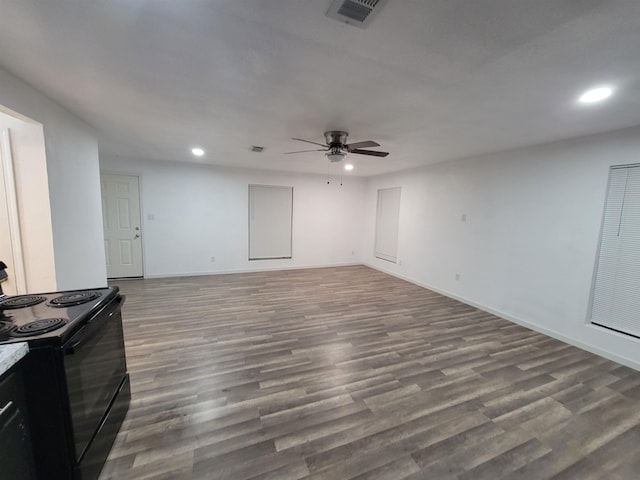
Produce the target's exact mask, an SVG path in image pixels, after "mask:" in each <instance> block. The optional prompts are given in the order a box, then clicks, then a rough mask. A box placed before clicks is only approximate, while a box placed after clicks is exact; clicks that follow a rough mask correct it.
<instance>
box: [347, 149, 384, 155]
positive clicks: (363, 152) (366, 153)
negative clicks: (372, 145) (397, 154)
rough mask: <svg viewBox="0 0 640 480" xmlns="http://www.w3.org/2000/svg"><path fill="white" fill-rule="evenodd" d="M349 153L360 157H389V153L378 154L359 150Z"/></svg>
mask: <svg viewBox="0 0 640 480" xmlns="http://www.w3.org/2000/svg"><path fill="white" fill-rule="evenodd" d="M349 153H358V154H360V155H371V156H372V157H386V156H387V155H389V152H376V151H375V150H359V149H357V148H356V149H353V150H349Z"/></svg>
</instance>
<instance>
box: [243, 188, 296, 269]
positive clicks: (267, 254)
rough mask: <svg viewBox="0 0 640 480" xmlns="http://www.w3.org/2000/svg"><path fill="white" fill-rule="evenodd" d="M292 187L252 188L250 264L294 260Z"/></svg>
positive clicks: (250, 197)
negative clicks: (264, 260)
mask: <svg viewBox="0 0 640 480" xmlns="http://www.w3.org/2000/svg"><path fill="white" fill-rule="evenodd" d="M292 215H293V187H275V186H268V185H249V260H263V259H270V258H291V225H292Z"/></svg>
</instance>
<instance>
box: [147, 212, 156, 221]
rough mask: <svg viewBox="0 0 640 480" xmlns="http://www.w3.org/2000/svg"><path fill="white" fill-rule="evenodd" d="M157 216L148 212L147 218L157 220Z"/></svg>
mask: <svg viewBox="0 0 640 480" xmlns="http://www.w3.org/2000/svg"><path fill="white" fill-rule="evenodd" d="M155 219H156V216H155V214H153V213H147V220H155Z"/></svg>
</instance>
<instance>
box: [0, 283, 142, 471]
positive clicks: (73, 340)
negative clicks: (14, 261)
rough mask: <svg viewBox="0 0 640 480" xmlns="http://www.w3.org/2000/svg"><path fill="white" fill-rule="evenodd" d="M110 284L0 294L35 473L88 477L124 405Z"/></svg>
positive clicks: (120, 300)
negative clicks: (17, 363) (18, 367)
mask: <svg viewBox="0 0 640 480" xmlns="http://www.w3.org/2000/svg"><path fill="white" fill-rule="evenodd" d="M124 300H125V297H124V295H121V294H120V293H119V289H118V287H107V288H97V289H87V290H73V291H66V292H51V293H39V294H30V295H17V296H11V297H2V298H1V299H0V345H3V344H8V343H16V342H27V343H28V344H29V353H28V354H27V356H26V357H25V359H24V360H23V362H22V365H23V369H24V373H25V375H24V379H25V382H24V383H25V391H26V396H27V406H28V414H29V421H30V424H31V430H32V439H33V444H34V457H35V462H36V470H37V474H38V479H73V480H95V479H97V478H98V476H99V475H100V471H101V470H102V466H103V465H104V462H105V460H106V458H107V456H108V454H109V451H110V449H111V446H112V444H113V441H114V439H115V437H116V435H117V433H118V430H119V429H120V425H121V424H122V421H123V419H124V417H125V415H126V413H127V410H128V408H129V402H130V398H131V393H130V387H129V374H128V373H127V364H126V354H125V347H124V334H123V327H122V305H123V304H124Z"/></svg>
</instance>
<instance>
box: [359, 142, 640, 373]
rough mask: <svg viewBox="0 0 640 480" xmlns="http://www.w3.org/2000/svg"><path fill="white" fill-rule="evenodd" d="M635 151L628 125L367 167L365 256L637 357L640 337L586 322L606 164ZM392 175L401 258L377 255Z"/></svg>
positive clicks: (634, 156)
mask: <svg viewBox="0 0 640 480" xmlns="http://www.w3.org/2000/svg"><path fill="white" fill-rule="evenodd" d="M638 162H640V129H630V130H625V131H620V132H617V133H612V134H604V135H597V136H592V137H586V138H582V139H577V140H574V141H566V142H558V143H554V144H549V145H544V146H538V147H534V148H528V149H520V150H515V151H510V152H505V153H500V154H494V155H488V156H484V157H479V158H472V159H467V160H462V161H455V162H445V163H441V164H437V165H432V166H429V167H425V168H421V169H417V170H411V171H406V172H402V173H397V174H390V175H384V176H379V177H373V178H370V179H369V182H368V186H367V200H366V214H365V217H366V219H367V225H366V228H365V232H366V233H365V238H366V244H365V252H364V253H365V254H364V261H365V263H366V264H368V265H370V266H373V267H374V268H378V269H381V270H385V271H387V272H390V273H392V274H395V275H398V276H401V277H403V278H406V279H409V280H411V281H413V282H415V283H418V284H421V285H423V286H426V287H428V288H432V289H433V290H436V291H440V292H443V293H445V294H447V295H450V296H452V297H455V298H459V299H461V300H463V301H465V302H467V303H470V304H473V305H476V306H479V307H480V308H483V309H485V310H488V311H492V312H494V313H497V314H498V315H500V316H502V317H504V318H507V319H511V320H513V321H516V322H518V323H521V324H525V325H528V326H530V327H532V328H534V329H536V330H539V331H542V332H545V333H548V334H551V335H552V336H556V337H558V338H561V339H564V340H566V341H568V342H569V343H573V344H576V345H578V346H582V347H584V348H586V349H588V350H591V351H594V352H596V353H600V354H602V355H604V356H607V357H609V358H613V359H615V360H617V361H620V362H622V363H625V364H627V365H631V366H634V367H635V368H640V340H636V339H633V338H630V337H627V336H624V335H621V334H617V333H615V332H611V331H608V330H606V329H602V328H599V327H595V326H592V325H590V324H588V323H587V315H588V308H589V295H590V291H591V285H592V278H593V268H594V265H595V258H596V252H597V248H598V242H599V235H600V226H601V220H602V212H603V207H604V199H605V194H606V187H607V180H608V169H609V166H610V165H614V164H627V163H638ZM393 186H401V187H402V199H401V207H400V227H399V243H398V259H399V262H398V264H392V263H389V262H385V261H383V260H380V259H376V258H374V256H373V238H374V227H375V212H376V195H377V190H378V189H379V188H386V187H393ZM462 215H466V216H467V218H466V222H463V221H462ZM456 274H459V275H460V279H459V280H456Z"/></svg>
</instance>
